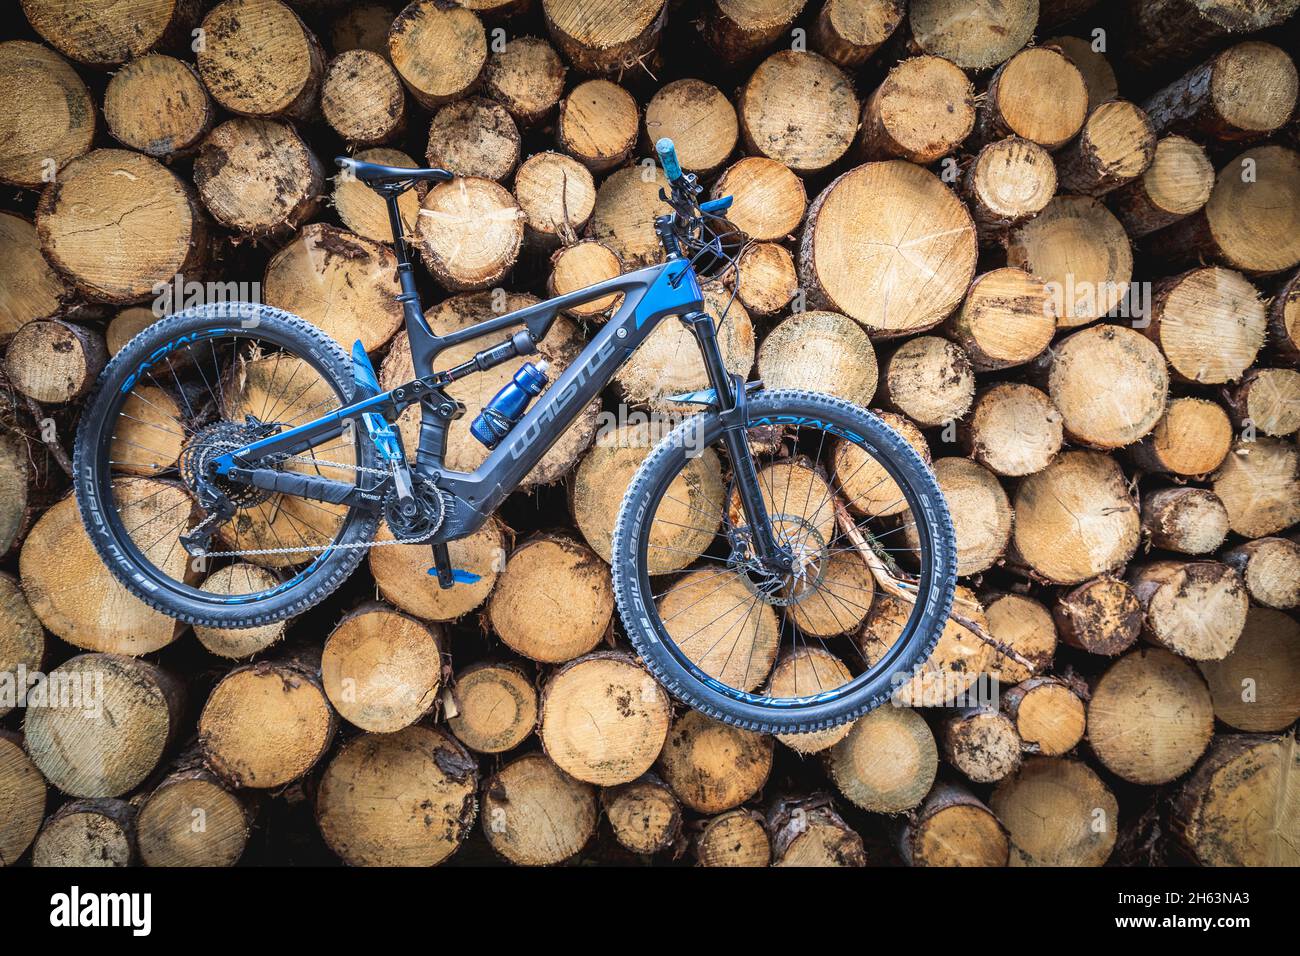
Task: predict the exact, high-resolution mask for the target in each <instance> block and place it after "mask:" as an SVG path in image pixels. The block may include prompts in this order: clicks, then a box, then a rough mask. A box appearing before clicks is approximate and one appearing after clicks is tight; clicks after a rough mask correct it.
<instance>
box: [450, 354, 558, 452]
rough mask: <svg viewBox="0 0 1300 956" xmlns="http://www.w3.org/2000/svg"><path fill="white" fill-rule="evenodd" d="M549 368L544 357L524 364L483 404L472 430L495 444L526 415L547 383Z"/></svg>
mask: <svg viewBox="0 0 1300 956" xmlns="http://www.w3.org/2000/svg"><path fill="white" fill-rule="evenodd" d="M546 368H547V363H546V361H545V360H542V361H540V362H536V363H534V362H527V363H525V364H524V365H523V366H521V367H520V369H519V371H517V372H515V374H514V377H513V378H511V379H510V381H509V382H507V383H506V386H505V388H503V389H501V391H499V392H497V393H496V395H494V396H493V397H492V401H490V402H488V403H487V404H486V405H484V406H483V410H482V411H481V412H479V413H478V415H477V416H476V417H475V419H474V421H473V423H472V424H471V425H470V426H469V433H470V434H471V435H473V436H474V437H475V438H477V439H478V440H479V441H481V442H482V443H483V444H484V445H486V446H487V447H488V448H495V447H496V446H497V445H498V443H500V441H501V439H503V438H505V437H506V435H508V434H510V429H512V428H514V427H515V425H516V424H518V422H519V419H521V418H523V417H524V412H526V411H528V405H529V403H530V402H532V400H533V399H534V398H535V397H536V396H538V395H540V394H541V393H542V389H544V388H545V387H546V383H547V381H548V379H547V377H546Z"/></svg>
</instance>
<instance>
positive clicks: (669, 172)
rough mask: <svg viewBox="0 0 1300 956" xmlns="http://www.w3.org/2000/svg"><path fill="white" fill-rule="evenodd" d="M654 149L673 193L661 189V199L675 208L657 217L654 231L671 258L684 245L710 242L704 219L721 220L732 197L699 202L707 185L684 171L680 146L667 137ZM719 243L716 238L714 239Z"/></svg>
mask: <svg viewBox="0 0 1300 956" xmlns="http://www.w3.org/2000/svg"><path fill="white" fill-rule="evenodd" d="M655 152H656V153H657V154H658V156H659V162H660V164H661V165H662V166H663V169H664V175H665V176H666V177H667V179H668V186H669V190H670V192H671V195H670V194H669V193H668V192H665V191H664V190H663V189H660V190H659V198H660V199H662V200H663V201H664V202H666V203H668V205H669V206H671V207H672V210H673V211H672V213H671V214H669V215H664V216H657V217H656V218H655V232H656V233H657V234H658V236H659V240H660V242H662V243H663V247H664V252H666V253H667V254H668V256H669V258H674V257H676V256H679V255H681V254H682V247H683V246H685V247H687V249H688V250H689V249H699V248H702V246H703V245H708V244H710V243H709V241H708V240H707V238H706V229H705V225H704V220H705V219H706V218H711V219H719V218H721V215H720V214H721V213H722V212H724V211H725V210H726V209H727V208H728V207H729V206H730V205H731V197H730V196H723V197H721V198H719V199H714V200H711V201H709V202H705V203H701V202H700V201H699V197H700V193H702V192H703V191H704V188H703V187H702V186H701V185H700V184H699V182H698V181H697V180H696V178H695V176H694V174H692V173H687V172H684V171H683V170H682V164H681V161H680V160H679V159H678V158H677V147H676V146H674V145H673V141H672V140H671V139H669V138H668V137H667V136H665V137H663V138H662V139H660V140H659V141H658V142H656V143H655ZM713 242H714V243H715V244H716V239H715V240H714V241H713Z"/></svg>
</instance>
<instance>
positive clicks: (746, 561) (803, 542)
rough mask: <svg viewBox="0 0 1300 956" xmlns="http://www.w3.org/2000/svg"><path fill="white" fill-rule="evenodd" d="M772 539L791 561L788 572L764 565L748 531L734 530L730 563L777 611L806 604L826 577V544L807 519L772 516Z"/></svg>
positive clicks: (746, 583)
mask: <svg viewBox="0 0 1300 956" xmlns="http://www.w3.org/2000/svg"><path fill="white" fill-rule="evenodd" d="M771 521H772V537H773V538H774V539H775V541H776V544H777V547H779V548H780V549H781V551H782V553H783V556H784V557H786V558H787V559H788V561H789V567H788V568H786V569H775V568H772V567H770V566H769V565H767V564H766V563H764V561H763V559H762V558H761V557H759V555H758V553H757V551H756V549H755V548H754V541H753V533H752V531H751V529H750V528H748V527H739V528H733V529H732V532H731V535H730V537H731V542H732V544H731V548H732V550H731V555H730V557H729V558H728V559H727V563H728V564H729V565H730V566H731V567H732V568H733V569H734V570H735V571H736V572H737V573H738V574H739V575H740V579H741V580H742V581H743V582H745V586H746V587H747V588H749V590H750V592H751V593H753V594H755V595H757V596H758V597H760V598H762V600H764V601H766V602H767V603H768V604H771V605H774V606H776V607H788V606H790V605H793V604H798V603H800V602H801V601H804V600H806V599H807V598H808V597H809V596H810V595H811V594H813V593H814V592H815V591H816V590H817V588H818V587H819V586H820V585H821V583H822V581H823V579H824V578H825V576H826V557H827V555H826V540H825V538H824V537H823V536H822V533H821V532H820V531H818V530H817V528H816V527H815V526H814V525H813V524H812V523H811V522H810V521H808V519H806V518H803V517H801V516H799V515H787V514H776V515H772V516H771Z"/></svg>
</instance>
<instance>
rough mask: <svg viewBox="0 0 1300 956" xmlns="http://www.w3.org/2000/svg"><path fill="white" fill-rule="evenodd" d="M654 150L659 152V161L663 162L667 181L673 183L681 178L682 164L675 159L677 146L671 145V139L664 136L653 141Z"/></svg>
mask: <svg viewBox="0 0 1300 956" xmlns="http://www.w3.org/2000/svg"><path fill="white" fill-rule="evenodd" d="M655 152H656V153H658V154H659V162H660V163H661V164H663V167H664V175H665V176H667V177H668V181H669V182H670V183H675V182H677V180H679V179H681V178H682V166H681V163H679V162H678V161H677V147H675V146H674V145H673V141H672V140H671V139H669V138H668V137H667V136H665V137H664V138H663V139H661V140H659V142H657V143H655Z"/></svg>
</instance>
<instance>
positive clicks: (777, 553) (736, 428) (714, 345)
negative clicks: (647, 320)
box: [681, 312, 793, 571]
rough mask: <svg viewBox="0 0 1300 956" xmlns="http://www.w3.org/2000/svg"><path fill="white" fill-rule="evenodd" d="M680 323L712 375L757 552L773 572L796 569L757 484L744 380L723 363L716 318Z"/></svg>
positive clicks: (699, 316) (691, 317)
mask: <svg viewBox="0 0 1300 956" xmlns="http://www.w3.org/2000/svg"><path fill="white" fill-rule="evenodd" d="M681 321H682V323H683V324H685V325H686V326H687V327H689V328H690V330H691V332H692V333H693V334H694V335H695V341H696V342H697V343H698V344H699V347H700V354H701V355H702V356H703V357H704V368H705V371H706V372H707V373H708V376H709V385H710V386H711V387H712V388H713V393H714V395H716V396H717V403H718V417H719V419H720V420H721V421H722V441H723V444H724V445H726V448H727V456H728V457H729V458H730V459H731V468H732V472H733V474H734V476H735V479H736V492H737V494H738V495H739V496H740V506H741V510H742V511H743V512H744V514H745V521H746V522H747V523H748V524H749V528H750V533H751V535H752V537H753V541H754V550H755V551H756V552H757V554H758V557H759V559H760V560H761V561H762V562H763V564H764V565H765V566H766V567H768V568H771V569H772V570H774V571H788V570H789V569H790V568H791V567H792V566H793V558H792V557H791V555H790V553H789V552H788V551H787V550H786V549H785V548H782V547H780V546H779V545H778V544H777V543H776V536H775V534H774V533H773V531H772V518H771V516H770V515H769V514H768V513H767V505H766V504H765V503H764V501H763V493H762V491H761V489H760V487H759V483H758V469H757V468H755V467H754V455H753V453H752V452H751V451H750V448H749V439H748V436H747V434H746V429H747V426H748V421H747V419H748V409H747V408H746V394H745V380H744V378H742V377H741V376H739V375H735V376H733V375H731V374H730V373H729V372H728V371H727V366H726V363H725V362H723V360H722V350H721V349H720V348H719V347H718V332H717V328H716V327H715V326H714V324H713V317H712V316H711V315H709V314H708V313H707V312H688V313H687V314H685V315H683V316H681Z"/></svg>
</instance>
